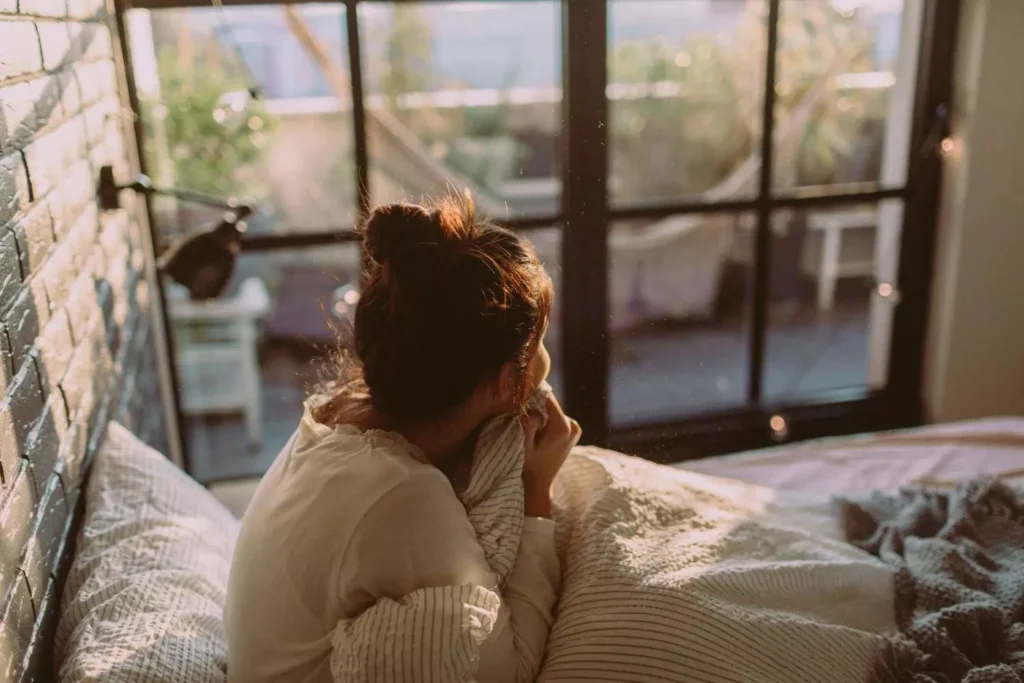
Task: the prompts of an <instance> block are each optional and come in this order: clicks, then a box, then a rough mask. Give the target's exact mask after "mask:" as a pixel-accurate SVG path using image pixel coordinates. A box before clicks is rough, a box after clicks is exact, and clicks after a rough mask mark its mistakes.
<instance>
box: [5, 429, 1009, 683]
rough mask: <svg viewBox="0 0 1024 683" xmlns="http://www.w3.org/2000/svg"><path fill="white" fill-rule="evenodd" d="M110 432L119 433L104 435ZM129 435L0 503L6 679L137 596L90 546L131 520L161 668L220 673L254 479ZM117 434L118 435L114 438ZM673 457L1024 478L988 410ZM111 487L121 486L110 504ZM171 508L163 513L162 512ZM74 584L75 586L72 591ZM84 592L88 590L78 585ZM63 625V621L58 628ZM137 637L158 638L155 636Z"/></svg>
mask: <svg viewBox="0 0 1024 683" xmlns="http://www.w3.org/2000/svg"><path fill="white" fill-rule="evenodd" d="M111 434H114V435H115V436H114V437H111V436H110V435H111ZM132 438H133V437H132V436H131V435H130V434H129V433H128V432H127V430H124V429H123V428H120V427H118V426H116V425H114V426H112V427H111V428H110V430H108V433H107V438H106V440H104V439H102V438H100V439H93V440H92V441H93V442H92V444H91V445H90V456H89V458H87V460H86V462H87V463H88V462H89V459H91V458H92V455H93V454H96V453H102V452H103V451H104V450H107V451H111V450H113V451H116V452H118V453H120V454H121V455H119V456H117V457H118V458H122V460H123V461H119V462H118V463H116V464H115V465H107V466H105V468H104V467H101V468H100V471H99V474H97V473H96V472H95V471H93V473H92V474H90V476H89V477H88V481H87V485H85V487H84V488H83V491H84V494H83V495H81V496H78V500H77V503H78V504H72V505H71V506H70V507H69V508H68V509H67V511H66V512H65V511H64V509H63V508H61V509H60V510H58V511H57V512H59V513H60V514H59V515H58V516H59V520H58V521H57V523H55V522H54V521H52V520H53V519H55V518H53V515H55V514H57V513H56V512H54V511H53V510H50V509H48V508H47V507H46V506H47V504H48V501H49V500H50V498H49V497H47V496H46V495H43V496H42V497H41V498H38V499H37V497H35V496H27V497H25V499H24V500H22V501H20V502H19V501H15V503H17V505H15V504H12V502H11V501H10V500H9V501H8V502H7V503H6V504H5V506H4V510H3V513H2V514H3V523H4V532H5V536H6V537H7V538H8V539H18V540H19V542H22V543H23V548H24V550H23V551H22V553H21V554H20V556H17V555H15V557H17V559H16V560H15V561H12V560H10V559H7V560H6V562H7V566H5V567H0V569H3V570H4V571H6V573H7V574H8V575H11V576H13V579H12V582H11V585H12V588H11V590H10V592H9V594H8V595H7V598H6V600H5V601H4V604H3V613H2V616H3V623H2V625H0V680H4V681H7V680H11V681H50V680H58V676H57V671H56V670H55V668H54V664H55V663H54V649H55V645H56V644H59V646H60V647H59V648H58V650H59V652H58V653H57V654H58V656H61V657H63V658H65V659H66V658H67V657H68V656H69V649H73V648H74V647H75V646H76V641H75V638H74V635H75V633H79V634H81V633H82V632H88V631H89V630H90V629H91V628H93V627H91V626H88V625H85V626H83V625H82V623H72V624H70V625H67V626H65V624H64V622H65V621H76V620H77V622H82V620H85V619H87V618H88V617H89V616H90V615H92V616H96V615H97V614H99V613H102V612H103V610H106V611H107V614H108V616H109V614H110V613H112V612H111V611H113V612H117V613H121V612H123V611H124V610H125V609H126V608H128V607H133V605H137V604H139V603H138V602H136V603H131V604H128V603H121V604H113V603H116V600H114V601H113V603H112V602H111V599H110V595H111V591H112V590H113V589H111V588H110V586H111V585H115V584H116V582H118V581H120V582H121V584H123V583H124V582H125V581H126V579H125V577H124V576H103V575H102V572H101V573H100V574H97V567H98V566H99V565H100V564H102V561H101V560H102V556H101V554H99V550H97V548H100V546H97V545H96V544H97V543H98V542H101V541H102V542H106V543H108V544H112V545H118V544H121V545H122V546H123V545H124V540H125V537H126V535H131V534H135V533H139V534H140V535H146V534H148V535H149V538H150V541H151V542H152V539H153V538H157V541H156V542H157V543H160V544H163V545H161V551H160V552H161V553H163V555H161V554H159V553H157V554H156V555H153V556H152V557H150V564H152V563H153V562H154V561H156V562H157V564H160V563H164V565H162V569H164V570H165V571H164V574H167V573H168V571H167V570H168V569H169V568H170V569H174V571H175V572H177V576H178V578H177V579H175V581H176V583H175V585H174V586H173V588H174V590H180V591H184V592H185V593H187V594H188V597H187V599H181V598H180V597H176V598H174V599H173V600H169V601H168V602H167V603H166V604H167V605H169V606H170V607H173V608H175V609H177V608H180V607H182V606H183V605H184V606H185V607H186V608H187V619H184V620H180V619H179V620H178V621H174V620H173V619H172V620H166V619H165V618H164V615H163V614H161V613H159V612H158V611H157V612H154V611H153V610H152V606H150V612H149V613H148V614H147V615H146V617H145V618H146V619H148V620H150V621H152V620H157V621H160V622H161V623H164V622H166V623H177V624H186V625H187V628H188V629H191V631H190V632H189V638H188V642H189V643H190V644H189V647H186V648H183V647H182V646H181V643H180V642H178V643H177V644H176V645H175V647H174V648H172V649H174V650H175V653H174V657H177V658H178V659H177V660H176V661H175V662H172V663H171V664H170V665H169V667H170V668H169V669H167V670H165V671H163V672H162V674H167V673H168V671H169V672H171V673H172V674H177V676H176V678H171V679H169V680H211V681H212V680H218V679H217V676H218V675H221V674H222V673H223V662H222V661H220V660H219V659H218V658H223V654H224V653H223V647H222V644H219V643H218V638H219V630H218V629H219V628H221V627H220V625H219V623H218V607H217V605H218V599H220V591H221V590H222V588H223V584H226V562H227V561H228V560H229V559H230V552H231V544H232V542H233V534H234V533H237V522H236V520H235V519H234V518H233V516H232V515H231V514H228V512H227V510H226V509H225V507H224V506H226V507H227V508H228V509H230V510H231V511H232V512H233V513H234V514H235V515H238V514H241V513H242V512H243V511H244V507H245V505H246V503H247V501H248V497H249V496H250V495H251V493H252V490H253V489H254V487H255V482H237V483H233V484H230V485H222V486H220V487H216V488H215V489H214V490H213V495H214V496H215V497H217V498H219V499H220V500H221V501H222V502H223V503H224V505H221V503H217V502H216V501H214V500H213V496H210V495H209V494H208V493H207V492H206V491H204V490H202V489H200V488H199V487H198V486H196V485H195V484H194V482H191V481H190V480H188V478H187V477H185V476H184V475H183V474H181V473H180V471H177V470H176V469H175V468H174V467H173V465H171V464H170V463H169V462H168V461H166V460H164V459H163V458H162V457H161V456H160V455H159V454H157V453H156V452H155V451H152V450H151V449H149V450H147V449H146V448H145V446H143V445H142V444H141V443H138V444H133V443H132ZM112 440H113V441H114V442H116V443H113V444H111V441H112ZM128 456H130V457H128ZM124 458H128V459H127V460H124ZM101 462H102V461H101ZM140 463H141V464H140ZM678 467H681V468H684V469H687V470H691V471H694V472H699V473H704V474H710V475H715V476H719V477H727V478H732V479H738V480H741V481H746V482H750V483H755V484H761V485H766V486H771V487H776V488H782V489H787V490H793V491H803V492H805V493H808V494H811V495H813V496H818V497H820V498H825V497H828V496H830V495H832V494H838V493H856V492H863V491H867V490H870V489H874V488H893V487H896V486H899V485H901V484H906V483H910V482H914V481H928V482H930V483H932V484H935V485H944V484H947V483H949V482H950V481H951V480H953V479H957V478H963V477H970V476H973V475H977V474H981V473H988V474H997V473H998V474H1003V475H1005V476H1006V477H1007V478H1009V479H1012V480H1017V481H1024V419H1018V418H994V419H987V420H981V421H975V422H968V423H962V424H952V425H942V426H932V427H926V428H921V429H916V430H909V431H902V432H895V433H889V434H883V435H865V436H856V437H844V438H835V439H827V440H823V441H817V442H809V443H801V444H795V445H790V446H784V447H778V448H773V449H767V450H763V451H755V452H750V453H743V454H737V455H731V456H725V457H719V458H712V459H707V460H701V461H694V462H689V463H684V464H682V465H678ZM93 469H94V470H95V468H93ZM179 479H180V482H179V481H178V480H179ZM118 489H125V490H129V489H131V490H136V495H135V499H134V500H128V501H127V502H126V500H125V499H123V498H122V497H120V496H119V495H118ZM138 490H143V491H144V495H142V496H141V497H140V496H139V495H137V493H138ZM44 494H45V491H44ZM111 496H113V497H114V498H117V500H116V501H115V503H116V504H114V505H113V507H111V504H110V500H112V499H111V498H110V497H111ZM94 497H95V498H98V499H105V500H106V501H107V502H106V503H105V504H106V505H107V508H106V509H104V510H101V511H100V512H101V513H102V514H103V515H106V516H107V521H108V522H110V520H111V519H112V517H111V516H112V515H115V513H116V515H125V516H126V517H131V518H132V522H131V524H128V525H125V524H121V523H120V522H118V524H117V525H115V526H116V527H117V531H116V533H113V532H111V533H106V536H108V537H106V538H101V537H103V536H104V534H97V533H89V532H88V529H89V525H90V524H93V525H94V524H95V519H93V518H89V514H92V515H93V517H95V516H96V514H98V513H96V512H93V513H87V512H86V506H85V505H83V503H84V501H85V499H87V498H94ZM72 501H73V502H74V499H73V498H72ZM126 511H130V514H129V513H127V512H126ZM140 511H141V512H140ZM168 515H169V516H170V518H171V519H172V522H171V523H168V522H167V520H166V519H165V517H167V516H168ZM101 516H102V515H101ZM115 521H117V520H115ZM133 525H134V526H133ZM168 528H172V529H179V530H180V531H181V533H180V534H178V533H177V532H175V534H177V535H175V534H172V536H173V537H171V538H168V537H167V529H168ZM154 529H158V530H159V532H158V533H157V535H156V536H153V534H154ZM83 543H84V544H85V547H84V548H83ZM176 544H177V545H176ZM182 544H186V545H188V547H189V548H190V550H189V552H187V553H183V552H181V548H182V547H185V546H183V545H182ZM196 544H198V545H196ZM196 548H199V549H198V550H196ZM83 553H84V554H85V555H88V561H87V562H86V561H82V558H83V555H82V554H83ZM10 557H11V554H10V553H8V558H10ZM154 557H155V558H156V560H154V559H153V558H154ZM122 559H123V558H122ZM176 563H177V564H176ZM79 564H84V565H88V566H86V567H85V568H84V570H83V571H84V572H85V573H84V574H83V573H82V572H79V573H78V574H76V571H78V570H77V569H76V567H77V565H79ZM179 565H180V566H179ZM211 567H213V569H211ZM150 569H152V567H150ZM90 572H91V573H90ZM189 572H198V573H200V574H202V573H204V572H205V575H206V576H205V578H204V579H203V580H202V581H193V580H192V579H188V580H184V581H183V580H181V577H182V576H188V575H189ZM218 572H219V573H218ZM107 573H108V574H116V572H107ZM29 574H32V575H33V577H38V576H45V577H46V580H44V581H43V582H42V583H41V584H40V585H42V586H43V589H42V591H41V594H40V592H38V591H36V592H34V591H33V590H32V588H33V586H32V582H31V581H30V580H29V578H28V576H29ZM69 574H70V578H69ZM214 575H216V576H214ZM211 577H212V578H211ZM103 581H106V582H107V584H104V583H103ZM111 582H114V583H111ZM117 585H120V584H117ZM147 586H148V587H147ZM83 587H91V592H90V591H84V590H83ZM143 587H144V588H145V591H144V592H146V593H148V594H151V593H152V586H151V585H150V584H143ZM138 588H139V587H138V586H136V589H138ZM65 590H67V591H68V593H65ZM71 592H74V593H75V594H74V595H71V594H70V593H71ZM83 592H84V593H88V595H85V596H84V597H83V595H82V594H83ZM97 595H100V596H101V597H105V599H106V602H104V603H103V606H102V607H99V608H97V607H96V606H95V599H96V597H97ZM136 599H137V598H136ZM89 600H93V602H92V603H90V602H89ZM101 602H102V601H101ZM97 610H99V612H97ZM165 625H166V624H165ZM59 628H60V630H62V633H58V630H59ZM117 628H118V629H120V630H121V632H122V633H121V635H124V633H123V632H128V633H129V634H130V633H131V630H132V629H133V628H135V629H136V630H137V628H138V627H137V624H136V625H135V626H133V622H132V621H130V620H129V621H124V620H122V622H121V623H119V625H118V627H117ZM93 633H94V636H93V638H92V640H91V641H90V642H89V645H90V647H93V648H99V647H100V646H103V645H105V643H104V642H100V641H102V640H104V639H108V637H113V636H115V635H117V633H114V632H108V633H101V634H100V635H102V636H103V638H100V639H99V640H97V637H96V632H95V629H93ZM78 644H79V645H80V644H81V643H80V642H79V643H78ZM143 645H144V646H145V647H150V648H152V647H156V644H154V643H148V644H143ZM95 654H96V653H93V655H95ZM182 657H186V658H189V657H191V658H192V659H193V660H198V659H200V658H202V657H210V658H211V660H210V661H211V662H213V663H212V664H211V663H208V664H209V665H208V666H206V667H205V668H204V667H203V666H199V667H198V668H196V666H195V665H196V663H197V662H196V661H193V662H191V663H190V662H189V661H188V660H182V659H181V658H182ZM146 659H149V660H152V659H153V657H151V656H149V655H147V657H146ZM214 660H216V661H214ZM147 666H149V665H148V664H147ZM190 667H191V668H190ZM183 670H184V671H188V672H190V673H189V675H187V676H184V677H182V676H181V675H180V674H181V672H182V671H183ZM151 673H153V676H154V678H152V679H138V680H168V679H163V678H160V677H159V676H160V675H162V674H161V671H160V670H159V669H156V670H153V672H151ZM193 674H195V675H193ZM135 675H137V674H135ZM62 680H72V681H76V682H77V681H92V680H96V681H99V680H129V679H123V678H117V677H116V676H111V675H110V671H108V670H106V669H99V670H96V669H95V668H94V669H93V670H92V671H91V673H90V672H89V671H88V670H86V671H85V673H83V670H82V669H81V668H80V669H79V670H78V671H77V672H75V675H74V676H67V677H65V678H63V679H62ZM131 680H136V679H131Z"/></svg>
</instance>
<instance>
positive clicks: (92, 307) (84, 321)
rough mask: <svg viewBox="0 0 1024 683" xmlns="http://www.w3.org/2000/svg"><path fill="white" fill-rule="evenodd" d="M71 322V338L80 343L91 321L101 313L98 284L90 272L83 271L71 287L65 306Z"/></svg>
mask: <svg viewBox="0 0 1024 683" xmlns="http://www.w3.org/2000/svg"><path fill="white" fill-rule="evenodd" d="M65 309H66V310H67V314H68V322H70V324H71V338H72V339H74V340H75V343H76V344H77V343H79V342H80V341H81V340H82V339H84V338H85V336H86V333H87V331H88V326H89V321H91V320H92V319H93V318H94V317H95V316H96V315H98V314H99V304H97V303H96V284H95V283H94V282H93V280H92V278H91V277H90V276H89V274H88V273H82V274H81V275H79V276H78V279H77V280H75V283H74V284H73V285H72V287H71V294H70V295H69V296H68V301H67V305H66V306H65Z"/></svg>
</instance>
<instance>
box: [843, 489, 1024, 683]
mask: <svg viewBox="0 0 1024 683" xmlns="http://www.w3.org/2000/svg"><path fill="white" fill-rule="evenodd" d="M837 503H838V510H839V514H840V517H841V519H842V521H843V525H844V531H845V534H846V536H847V538H848V539H849V540H850V542H851V543H854V544H856V545H857V546H859V547H861V548H863V549H864V550H867V551H868V552H870V553H872V554H874V555H877V556H878V557H879V558H880V559H882V560H883V561H885V562H886V563H888V564H889V565H891V566H892V567H893V568H894V569H895V571H896V572H897V581H896V594H895V603H894V606H895V612H896V617H897V621H898V623H899V626H900V631H901V633H900V635H899V636H898V637H895V638H893V639H891V640H890V641H889V643H888V644H887V647H886V649H885V651H884V652H883V656H882V657H881V658H880V660H879V662H878V668H877V671H876V673H875V676H874V679H875V680H877V681H893V682H895V681H901V682H903V681H906V682H908V683H959V682H961V681H962V682H964V683H1021V681H1024V493H1022V492H1020V491H1017V490H1014V489H1012V488H1010V487H1009V486H1008V485H1007V484H1005V483H1002V482H999V481H996V480H993V479H978V480H974V481H967V482H963V483H961V484H960V485H958V486H957V487H956V488H955V489H954V490H952V491H935V490H929V489H927V488H923V487H907V488H904V489H903V490H901V491H899V492H893V493H889V492H876V493H873V494H871V495H869V496H866V497H863V498H859V499H839V500H838V501H837Z"/></svg>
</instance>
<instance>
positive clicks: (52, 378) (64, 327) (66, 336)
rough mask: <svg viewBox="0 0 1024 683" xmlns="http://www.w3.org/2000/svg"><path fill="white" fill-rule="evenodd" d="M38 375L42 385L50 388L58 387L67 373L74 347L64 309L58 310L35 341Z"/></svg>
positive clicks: (69, 324)
mask: <svg viewBox="0 0 1024 683" xmlns="http://www.w3.org/2000/svg"><path fill="white" fill-rule="evenodd" d="M36 350H37V354H38V358H37V359H36V360H37V364H38V367H39V374H40V375H41V377H42V381H43V383H44V384H46V385H48V386H49V387H50V389H51V391H52V388H54V387H56V386H58V385H59V383H60V380H61V379H63V378H64V375H65V374H66V373H67V370H68V365H69V364H70V363H71V356H72V354H73V353H74V350H75V346H74V342H73V340H72V338H71V323H70V322H69V320H68V314H67V311H66V310H65V309H63V308H62V309H60V310H58V311H57V312H56V313H55V314H54V316H53V318H52V319H51V320H50V322H49V323H47V325H46V327H45V328H44V329H43V333H42V334H41V335H40V336H39V339H37V340H36Z"/></svg>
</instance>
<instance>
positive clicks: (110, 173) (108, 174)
mask: <svg viewBox="0 0 1024 683" xmlns="http://www.w3.org/2000/svg"><path fill="white" fill-rule="evenodd" d="M122 190H132V191H134V192H137V193H139V194H143V195H147V196H148V195H160V196H163V197H174V198H176V199H180V200H182V201H186V202H190V203H192V204H200V205H202V206H210V207H213V208H215V209H224V210H225V211H230V212H231V213H232V215H233V217H234V222H238V221H242V220H245V219H246V218H247V217H248V216H250V215H251V214H252V213H253V208H252V207H251V206H250V205H248V204H243V203H240V202H239V201H238V200H237V199H235V198H234V197H218V196H216V195H211V194H206V193H205V192H197V191H195V190H185V189H179V188H160V187H154V186H153V181H152V180H150V178H149V176H147V175H143V174H140V175H139V176H137V177H136V178H135V180H134V181H133V182H131V183H129V184H127V185H118V184H117V182H116V181H115V180H114V169H113V167H111V166H104V167H102V168H101V169H100V180H99V186H98V188H97V196H98V197H99V200H100V206H101V207H102V208H104V209H107V210H111V209H119V208H121V201H120V198H119V197H118V195H119V194H120V192H121V191H122Z"/></svg>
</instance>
